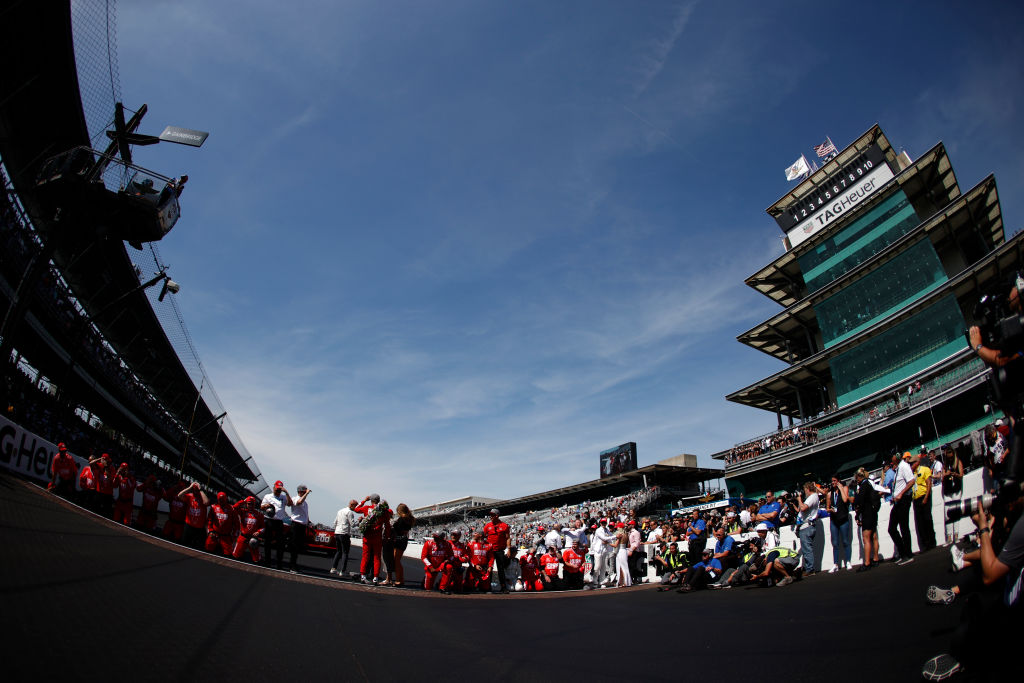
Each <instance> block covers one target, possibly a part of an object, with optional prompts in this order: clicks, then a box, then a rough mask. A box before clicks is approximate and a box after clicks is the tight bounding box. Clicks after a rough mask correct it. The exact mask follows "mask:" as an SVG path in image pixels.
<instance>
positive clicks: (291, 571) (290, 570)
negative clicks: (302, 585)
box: [288, 569, 298, 574]
mask: <svg viewBox="0 0 1024 683" xmlns="http://www.w3.org/2000/svg"><path fill="white" fill-rule="evenodd" d="M288 573H289V574H298V572H297V571H295V570H294V569H289V570H288Z"/></svg>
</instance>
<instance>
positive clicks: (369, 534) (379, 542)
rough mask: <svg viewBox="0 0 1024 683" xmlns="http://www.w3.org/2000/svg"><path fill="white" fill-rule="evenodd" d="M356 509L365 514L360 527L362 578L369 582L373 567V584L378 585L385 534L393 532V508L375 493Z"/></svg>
mask: <svg viewBox="0 0 1024 683" xmlns="http://www.w3.org/2000/svg"><path fill="white" fill-rule="evenodd" d="M355 511H356V512H358V513H359V514H361V515H363V519H362V520H360V521H359V528H360V530H361V531H362V532H363V557H362V559H361V561H360V563H359V574H360V580H361V581H362V582H363V583H369V581H370V569H371V568H372V569H373V585H375V586H376V585H377V583H378V582H379V580H380V579H379V577H380V561H381V551H382V550H383V549H384V534H385V533H387V534H390V533H391V510H389V509H388V505H387V503H386V502H384V503H382V502H381V500H380V495H379V494H376V493H374V494H371V495H369V496H367V497H366V498H363V502H362V503H361V504H360V505H358V506H356V510H355ZM371 565H372V566H371Z"/></svg>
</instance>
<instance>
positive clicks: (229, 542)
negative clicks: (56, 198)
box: [206, 491, 238, 557]
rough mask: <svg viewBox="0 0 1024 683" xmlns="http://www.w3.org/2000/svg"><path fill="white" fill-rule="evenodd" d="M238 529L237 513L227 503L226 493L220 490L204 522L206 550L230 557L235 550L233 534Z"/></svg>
mask: <svg viewBox="0 0 1024 683" xmlns="http://www.w3.org/2000/svg"><path fill="white" fill-rule="evenodd" d="M237 531H238V515H236V514H235V510H234V508H232V507H231V506H230V505H228V494H226V493H224V492H223V491H221V492H220V493H218V494H217V502H216V503H214V504H213V505H211V506H210V514H209V517H208V521H207V524H206V550H207V552H211V553H217V552H218V551H219V552H220V554H222V555H226V556H228V557H231V555H232V554H233V553H234V551H235V534H236V533H237Z"/></svg>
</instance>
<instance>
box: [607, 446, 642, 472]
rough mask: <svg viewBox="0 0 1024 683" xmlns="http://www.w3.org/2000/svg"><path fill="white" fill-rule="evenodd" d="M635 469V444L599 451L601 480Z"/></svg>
mask: <svg viewBox="0 0 1024 683" xmlns="http://www.w3.org/2000/svg"><path fill="white" fill-rule="evenodd" d="M635 469H636V442H634V441H630V442H629V443H624V444H622V445H621V446H616V447H615V448H609V449H608V450H606V451H601V479H604V478H605V477H611V476H614V475H616V474H622V473H623V472H631V471H632V470H635Z"/></svg>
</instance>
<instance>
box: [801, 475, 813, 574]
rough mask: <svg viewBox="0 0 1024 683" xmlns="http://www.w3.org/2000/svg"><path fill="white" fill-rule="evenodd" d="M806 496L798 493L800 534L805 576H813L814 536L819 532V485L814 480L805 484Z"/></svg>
mask: <svg viewBox="0 0 1024 683" xmlns="http://www.w3.org/2000/svg"><path fill="white" fill-rule="evenodd" d="M804 492H805V493H806V494H807V497H806V498H804V497H803V496H802V495H801V494H799V493H797V494H796V496H797V502H798V503H799V505H800V515H801V517H800V519H801V520H802V522H801V524H800V528H799V530H798V534H799V536H800V554H801V555H802V556H803V560H804V576H813V575H814V574H815V571H814V538H815V536H817V533H818V486H817V484H815V483H814V482H812V481H808V482H806V483H805V484H804Z"/></svg>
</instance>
